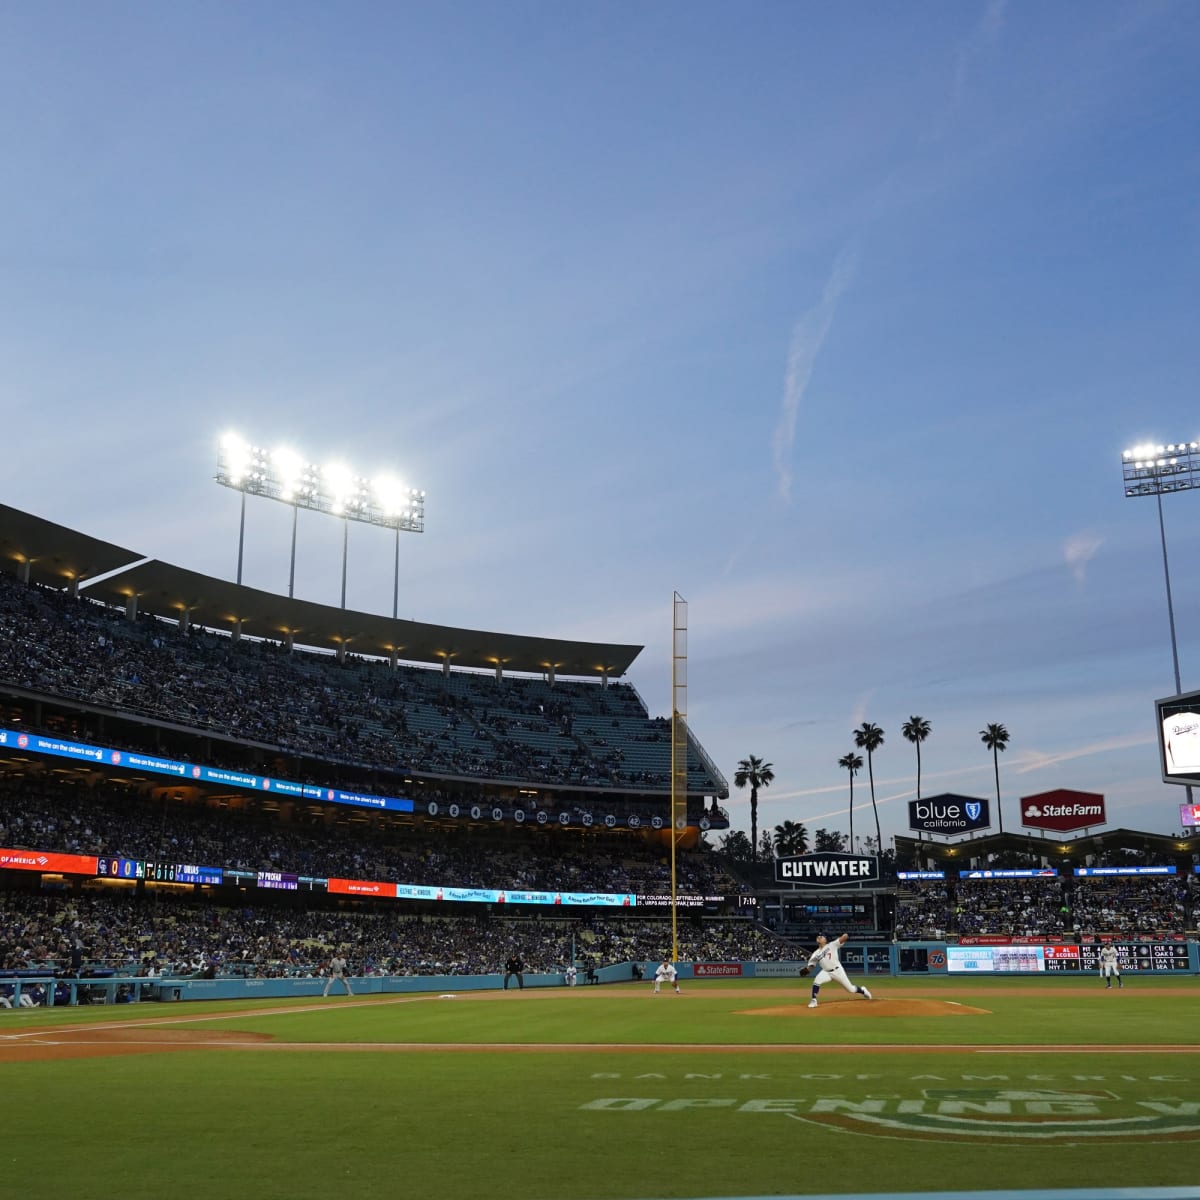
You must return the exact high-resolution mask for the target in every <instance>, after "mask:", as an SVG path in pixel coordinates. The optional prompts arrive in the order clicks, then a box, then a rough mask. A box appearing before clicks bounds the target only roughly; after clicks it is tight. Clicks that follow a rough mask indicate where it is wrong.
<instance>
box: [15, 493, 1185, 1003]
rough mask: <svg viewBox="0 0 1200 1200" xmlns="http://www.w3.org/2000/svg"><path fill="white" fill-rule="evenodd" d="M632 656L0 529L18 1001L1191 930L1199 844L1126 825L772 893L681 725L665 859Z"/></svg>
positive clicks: (662, 807)
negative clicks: (333, 965)
mask: <svg viewBox="0 0 1200 1200" xmlns="http://www.w3.org/2000/svg"><path fill="white" fill-rule="evenodd" d="M640 650H641V647H638V646H630V645H622V644H616V643H612V644H609V643H584V642H570V641H563V640H556V639H548V638H535V637H524V636H518V635H509V634H500V633H487V632H480V631H476V630H465V629H453V628H449V627H443V626H434V625H423V624H420V623H417V622H411V621H400V620H388V619H386V618H383V617H378V616H373V615H370V614H361V613H354V612H347V611H345V610H342V609H333V608H326V607H322V606H319V605H314V604H311V603H308V602H305V601H298V600H293V599H289V598H285V597H279V596H273V595H270V594H267V593H264V592H260V591H256V590H254V589H251V588H246V587H241V586H239V585H234V584H230V583H228V582H226V581H223V580H219V579H211V578H207V577H204V576H201V575H198V574H196V573H194V572H190V571H187V570H184V569H181V568H178V567H174V566H171V565H169V564H166V563H161V562H157V561H153V560H150V559H147V558H146V557H145V556H142V555H138V554H136V553H135V552H133V551H130V550H126V549H123V548H121V547H117V546H113V545H111V544H109V543H106V542H102V541H99V540H97V539H94V538H90V537H88V536H86V535H85V534H82V533H78V532H75V531H73V530H69V529H66V528H63V527H62V526H59V525H55V524H53V523H51V522H48V521H45V520H42V519H40V518H37V517H35V516H32V515H30V514H27V513H23V512H20V511H18V510H16V509H12V508H6V507H2V506H0V974H5V975H7V976H8V977H9V978H11V979H12V980H14V981H16V982H17V983H18V986H17V987H15V988H14V987H12V986H11V985H8V984H6V983H5V982H4V980H3V978H0V1006H2V1005H3V1004H4V1002H5V1001H6V1000H7V1001H9V1002H11V999H12V997H13V996H17V995H19V991H20V988H19V980H20V979H21V978H26V979H37V980H39V981H41V982H39V983H38V984H36V985H31V987H30V988H29V989H27V991H28V992H29V994H33V995H37V991H36V990H35V989H41V990H42V995H41V996H39V999H45V998H47V997H46V996H45V994H44V993H45V989H47V988H49V987H51V985H52V983H53V981H54V980H55V979H61V978H63V977H64V976H65V977H68V978H75V979H86V980H102V981H105V982H104V983H103V984H99V985H95V986H98V987H99V991H98V993H97V997H98V998H104V999H109V1000H113V999H118V998H122V997H125V998H132V996H133V994H134V993H133V992H132V991H126V992H122V991H121V988H122V987H123V986H124V985H123V984H121V983H120V981H121V980H123V979H141V980H153V979H156V978H161V977H163V976H176V977H178V976H192V977H201V978H212V977H215V976H218V975H219V976H223V977H235V978H237V977H241V978H245V977H254V978H259V979H283V978H300V979H307V978H311V977H319V976H320V975H322V974H323V973H324V972H326V971H327V970H328V965H329V961H330V959H331V958H332V957H333V956H334V955H335V954H336V953H338V952H341V953H342V954H344V955H345V956H347V957H348V958H349V959H350V961H351V964H352V970H353V972H354V973H356V974H358V975H361V976H367V977H369V976H376V975H377V976H386V977H401V976H420V975H431V976H438V975H450V976H460V977H465V976H472V977H481V978H482V977H489V976H491V975H494V974H495V973H496V972H498V971H499V970H500V967H501V964H502V963H503V962H504V960H505V959H506V958H508V957H509V956H511V955H514V954H515V955H519V956H520V957H522V959H523V961H524V962H525V964H526V967H527V969H528V970H529V971H530V972H531V973H533V974H541V975H543V976H544V977H545V978H547V979H551V980H558V979H561V978H562V973H563V972H565V971H566V969H567V968H568V966H578V968H579V969H580V971H581V972H582V973H583V975H584V978H586V979H588V980H600V979H617V978H624V979H628V978H630V977H631V975H632V976H633V977H636V973H637V972H638V971H639V970H640V969H641V968H640V967H639V964H645V963H649V962H653V961H656V960H661V959H662V958H663V957H664V955H666V954H668V953H671V952H675V953H677V956H678V959H679V961H680V962H681V964H698V963H709V964H722V963H760V964H771V963H775V964H780V963H789V962H791V963H795V961H796V960H799V959H802V958H804V957H806V955H807V953H808V951H809V949H810V948H811V946H812V944H813V939H814V937H815V935H816V934H817V933H818V932H822V931H825V930H828V929H831V928H836V929H838V930H839V931H845V932H848V933H850V934H851V936H852V937H853V938H854V940H855V941H856V942H861V943H863V944H864V947H865V948H863V949H860V950H858V951H854V950H850V951H848V958H847V961H848V962H851V963H854V962H857V963H859V964H860V965H861V967H862V969H866V970H870V969H872V968H878V969H892V970H895V969H897V968H903V966H904V964H905V962H908V963H909V964H910V965H911V964H916V963H917V961H918V958H917V957H916V956H919V955H923V956H924V957H922V958H920V962H921V963H924V964H927V963H928V962H929V961H937V959H936V954H935V956H934V958H933V959H932V960H931V959H930V958H929V955H928V953H927V950H926V949H922V948H921V947H931V946H936V945H945V944H948V943H952V942H954V941H960V940H961V941H965V942H971V941H979V940H981V939H982V940H986V939H992V940H1012V941H1023V940H1027V941H1047V942H1052V943H1061V942H1071V941H1074V942H1076V943H1081V942H1084V941H1089V940H1095V939H1098V938H1105V937H1120V938H1129V939H1132V938H1156V939H1171V938H1178V939H1183V938H1185V937H1186V936H1187V935H1188V933H1189V931H1191V930H1194V927H1195V923H1196V887H1195V869H1194V862H1195V850H1196V847H1195V846H1194V845H1193V844H1192V842H1191V841H1190V840H1187V839H1182V840H1181V839H1175V838H1165V837H1159V836H1157V835H1150V834H1139V833H1134V832H1131V831H1126V830H1116V831H1109V832H1102V833H1099V834H1089V836H1087V837H1085V838H1080V839H1078V840H1076V841H1072V842H1060V841H1057V840H1055V841H1050V840H1047V839H1046V838H1035V837H1031V836H1028V835H1025V834H1014V833H1009V834H998V835H984V836H975V837H972V838H968V839H960V840H957V841H953V842H951V841H945V842H935V841H932V840H914V839H912V838H906V837H898V838H896V840H895V849H894V851H891V850H889V851H887V852H886V853H885V854H884V855H883V856H882V858H883V861H884V866H885V869H884V871H883V873H882V875H881V876H880V877H879V878H878V879H874V880H872V881H871V882H870V883H868V884H860V885H856V886H842V887H838V888H828V887H826V888H820V889H818V888H806V887H801V886H798V885H795V884H780V883H778V882H777V881H776V880H775V878H774V875H773V870H772V867H773V864H772V863H770V862H766V863H753V862H750V863H747V862H745V861H741V862H739V861H735V860H732V859H730V858H729V857H728V856H727V855H725V854H722V853H720V852H718V851H716V850H714V849H713V847H712V846H711V845H710V844H709V841H708V837H709V835H713V834H717V833H719V832H720V831H723V830H727V829H728V828H729V819H728V814H727V812H726V810H725V808H724V807H723V802H725V801H726V800H727V799H728V797H729V787H728V784H727V782H726V780H725V779H724V777H723V776H722V774H721V772H720V771H719V770H718V768H717V767H716V766H715V764H714V763H713V762H712V761H711V759H710V757H709V756H708V755H707V754H706V753H705V751H704V749H703V747H702V746H701V745H700V743H699V742H698V741H697V740H696V738H695V737H694V736H693V735H692V732H691V730H690V729H689V730H688V731H687V738H688V740H687V768H686V780H687V798H686V820H685V826H686V828H685V829H684V830H683V831H682V833H681V835H680V837H679V839H678V841H677V845H676V847H675V849H676V853H675V855H674V857H673V858H672V855H671V844H670V843H671V829H670V806H671V773H672V763H671V749H672V733H671V726H670V721H669V719H667V718H662V717H655V716H652V715H651V714H650V713H649V711H648V709H647V706H646V705H645V704H644V702H643V701H642V699H641V698H640V696H639V695H638V693H637V692H636V690H635V689H634V688H633V687H632V686H631V685H630V684H629V683H628V682H627V681H626V678H625V677H626V675H627V673H628V671H629V669H630V666H631V665H632V663H633V662H634V661H635V659H636V657H637V655H638V653H639V652H640ZM1100 864H1108V865H1107V867H1106V868H1105V870H1107V871H1109V872H1111V873H1110V874H1100V873H1098V872H1095V871H1094V868H1096V867H1097V866H1098V865H1100ZM1155 864H1157V866H1155ZM1080 866H1086V867H1088V868H1089V871H1091V872H1092V873H1085V874H1084V875H1082V876H1081V875H1080V874H1079V873H1078V871H1077V869H1076V868H1078V867H1080ZM1123 867H1127V868H1129V869H1128V871H1127V872H1125V871H1123V870H1122V868H1123ZM910 868H911V869H910ZM963 868H966V870H964V869H963ZM1003 868H1008V869H1003ZM1150 871H1157V872H1160V873H1158V874H1139V873H1137V872H1150ZM680 912H683V913H684V915H685V919H684V920H683V921H682V922H677V920H676V917H677V915H678V914H679V913H680ZM872 945H874V947H875V948H874V949H872V948H871V946H872ZM902 945H905V946H910V947H913V949H911V950H908V951H905V952H901V951H900V949H899V947H900V946H902ZM856 953H857V955H858V958H857V959H855V957H854V956H855V954H856ZM906 954H907V958H906V957H905V955H906ZM914 969H926V968H925V966H914ZM605 972H607V974H605ZM89 986H90V985H87V984H83V983H79V984H72V985H71V987H68V988H67V989H66V990H65V991H64V992H62V993H61V994H60V995H59V1000H60V1001H61V1000H62V999H63V998H64V996H65V997H69V998H72V999H74V998H81V999H87V998H88V996H89ZM6 989H7V991H8V992H11V995H9V994H6ZM72 989H74V990H72Z"/></svg>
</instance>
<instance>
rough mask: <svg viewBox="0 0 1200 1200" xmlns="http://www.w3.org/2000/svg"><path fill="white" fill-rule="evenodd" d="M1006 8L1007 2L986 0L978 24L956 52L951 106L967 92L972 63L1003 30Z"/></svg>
mask: <svg viewBox="0 0 1200 1200" xmlns="http://www.w3.org/2000/svg"><path fill="white" fill-rule="evenodd" d="M1007 7H1008V0H988V3H987V5H986V7H985V8H984V10H983V16H982V17H980V19H979V23H978V24H977V25H976V26H975V28H974V29H973V30H972V31H971V34H970V36H969V37H968V38H967V39H966V41H964V42H963V43H962V45H960V46H959V48H958V50H957V51H956V53H955V55H954V84H953V92H952V95H951V103H952V104H957V103H958V102H959V101H960V100H961V99H962V96H963V93H964V92H965V91H966V90H967V82H968V80H969V79H970V75H971V65H972V63H973V62H974V61H975V59H976V58H977V57H978V56H979V55H980V54H981V53H982V52H983V51H984V50H986V49H987V48H988V46H990V45H991V44H992V43H993V42H995V40H996V38H997V37H999V36H1000V30H1001V29H1003V28H1004V12H1005V9H1006V8H1007Z"/></svg>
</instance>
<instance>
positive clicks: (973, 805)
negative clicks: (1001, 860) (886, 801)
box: [908, 792, 992, 836]
mask: <svg viewBox="0 0 1200 1200" xmlns="http://www.w3.org/2000/svg"><path fill="white" fill-rule="evenodd" d="M991 823H992V817H991V808H990V806H989V804H988V801H987V800H985V799H983V798H982V797H975V796H956V795H954V794H953V793H952V792H946V793H944V794H943V795H941V796H930V797H929V798H928V799H927V800H910V801H909V802H908V827H909V829H916V830H918V831H919V832H921V833H940V834H942V835H945V836H953V835H956V834H961V833H974V832H975V831H976V830H977V829H986V828H987V827H988V826H989V825H991Z"/></svg>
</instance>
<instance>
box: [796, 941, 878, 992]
mask: <svg viewBox="0 0 1200 1200" xmlns="http://www.w3.org/2000/svg"><path fill="white" fill-rule="evenodd" d="M849 940H850V935H849V934H848V933H843V934H842V936H841V937H837V938H834V939H833V941H832V942H831V941H830V940H829V939H828V938H827V937H826V936H825V935H824V934H823V933H819V934H817V948H816V949H815V950H814V951H813V952H812V953H811V954H810V955H809V956H808V966H807V967H805V968H804V973H805V974H806V975H807V974H808V972H809V971H811V970H812V969H813V967H815V966H819V967H820V971H819V972H818V973H817V977H816V979H814V980H813V985H812V999H811V1000H810V1001H809V1002H808V1007H809V1008H816V1007H817V993H818V992H819V991H820V990H821V985H822V984H824V983H828V982H829V981H830V980H831V979H836V980H837V981H838V983H840V984H841V985H842V987H844V988H845V989H846V991H848V992H851V993H856V994H858V995H860V996H862V997H863V998H864V999H865V1000H870V999H871V993H870V992H868V991H867V989H866V988H865V987H857V986H856V985H855V984H853V983H851V982H850V977H849V976H848V975H847V974H846V968H845V967H843V966H842V960H841V958H840V957H839V956H840V954H841V950H842V947H843V946H844V945H845V944H846V943H847V942H848V941H849Z"/></svg>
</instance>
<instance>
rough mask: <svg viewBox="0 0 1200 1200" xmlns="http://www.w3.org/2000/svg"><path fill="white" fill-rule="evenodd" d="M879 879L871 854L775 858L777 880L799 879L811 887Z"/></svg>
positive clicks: (801, 855)
mask: <svg viewBox="0 0 1200 1200" xmlns="http://www.w3.org/2000/svg"><path fill="white" fill-rule="evenodd" d="M878 879H879V859H878V858H876V857H875V856H874V855H873V854H833V853H830V852H829V851H822V852H819V853H817V854H800V855H797V856H795V857H793V858H777V859H776V860H775V881H776V882H777V883H803V884H807V885H809V886H812V887H837V886H844V885H846V884H848V883H849V884H855V883H875V882H877V881H878Z"/></svg>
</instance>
